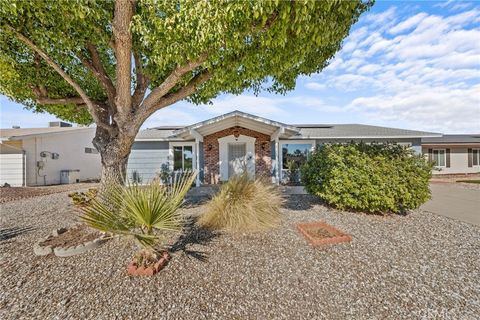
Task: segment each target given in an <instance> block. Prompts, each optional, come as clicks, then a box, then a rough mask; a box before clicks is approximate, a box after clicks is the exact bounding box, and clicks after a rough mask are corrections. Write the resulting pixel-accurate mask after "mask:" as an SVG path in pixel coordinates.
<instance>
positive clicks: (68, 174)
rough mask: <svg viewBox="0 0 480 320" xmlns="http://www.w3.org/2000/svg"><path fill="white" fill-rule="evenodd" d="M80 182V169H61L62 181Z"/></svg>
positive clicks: (66, 182) (69, 182) (68, 182)
mask: <svg viewBox="0 0 480 320" xmlns="http://www.w3.org/2000/svg"><path fill="white" fill-rule="evenodd" d="M79 182H80V170H61V171H60V183H61V184H72V183H79Z"/></svg>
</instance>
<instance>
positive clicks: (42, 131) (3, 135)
mask: <svg viewBox="0 0 480 320" xmlns="http://www.w3.org/2000/svg"><path fill="white" fill-rule="evenodd" d="M81 130H95V128H87V127H48V128H17V129H0V140H23V139H28V138H32V137H36V136H44V135H50V134H59V133H66V132H72V131H81Z"/></svg>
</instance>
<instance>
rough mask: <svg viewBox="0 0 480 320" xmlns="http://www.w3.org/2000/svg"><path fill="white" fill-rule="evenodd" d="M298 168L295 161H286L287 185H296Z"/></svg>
mask: <svg viewBox="0 0 480 320" xmlns="http://www.w3.org/2000/svg"><path fill="white" fill-rule="evenodd" d="M299 169H300V168H299V166H298V164H297V162H296V161H295V160H288V161H287V170H288V173H287V174H288V183H290V184H296V183H298V180H299V179H298V171H299Z"/></svg>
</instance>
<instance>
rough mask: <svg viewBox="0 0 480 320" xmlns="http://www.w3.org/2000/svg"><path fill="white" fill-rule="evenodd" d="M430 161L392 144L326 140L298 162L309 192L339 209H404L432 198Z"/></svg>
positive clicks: (403, 211)
mask: <svg viewBox="0 0 480 320" xmlns="http://www.w3.org/2000/svg"><path fill="white" fill-rule="evenodd" d="M431 172H432V165H431V164H429V163H427V162H426V161H425V159H424V158H423V157H422V156H421V155H416V154H414V152H413V151H412V150H411V149H408V148H404V147H402V146H399V145H396V144H389V143H386V144H370V145H367V144H364V143H353V142H352V143H350V144H326V145H322V146H320V147H318V148H317V149H316V150H315V152H313V154H312V155H311V156H310V157H309V159H308V160H307V162H306V164H305V165H304V166H303V167H302V168H301V175H302V182H303V183H304V184H305V188H306V189H307V191H308V192H309V193H311V194H314V195H317V196H319V197H320V198H322V199H323V200H325V201H326V202H327V203H329V204H331V205H333V206H335V207H337V208H339V209H351V210H359V211H365V212H370V213H405V212H406V211H408V210H412V209H416V208H418V207H419V206H420V205H422V204H423V203H424V202H426V201H427V200H428V199H429V198H430V190H429V180H430V177H431V174H432V173H431Z"/></svg>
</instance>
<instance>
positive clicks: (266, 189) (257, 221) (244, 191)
mask: <svg viewBox="0 0 480 320" xmlns="http://www.w3.org/2000/svg"><path fill="white" fill-rule="evenodd" d="M281 204H282V197H281V194H280V192H279V190H278V189H277V188H276V186H274V185H272V184H270V183H268V182H267V181H266V180H264V179H251V178H249V177H248V175H247V174H246V173H245V174H241V175H235V176H233V177H231V178H230V179H229V180H228V182H227V183H225V184H224V185H222V187H221V188H220V191H219V193H218V194H217V195H215V197H214V198H213V199H212V200H211V201H210V202H209V203H208V204H207V210H206V212H205V214H204V215H202V216H201V217H200V218H199V220H198V222H199V224H200V225H202V226H204V227H206V228H210V229H226V230H229V231H233V232H245V231H261V230H266V229H270V228H273V227H275V226H276V225H278V223H279V222H280V205H281Z"/></svg>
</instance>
